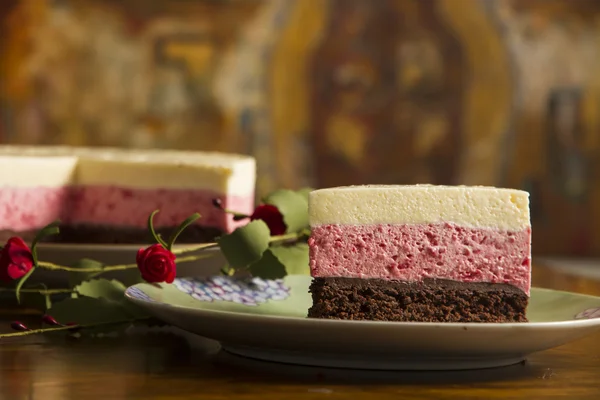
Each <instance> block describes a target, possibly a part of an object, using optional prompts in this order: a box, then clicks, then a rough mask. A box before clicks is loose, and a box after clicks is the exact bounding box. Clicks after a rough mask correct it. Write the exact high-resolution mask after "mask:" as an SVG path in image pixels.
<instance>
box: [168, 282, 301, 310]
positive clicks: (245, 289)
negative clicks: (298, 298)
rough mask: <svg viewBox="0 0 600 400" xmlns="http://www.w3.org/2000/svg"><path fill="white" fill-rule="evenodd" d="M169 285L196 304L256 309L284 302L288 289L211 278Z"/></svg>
mask: <svg viewBox="0 0 600 400" xmlns="http://www.w3.org/2000/svg"><path fill="white" fill-rule="evenodd" d="M173 284H174V285H175V287H177V288H178V289H179V290H181V291H182V292H184V293H187V294H189V295H190V296H192V297H193V298H194V299H196V300H199V301H208V302H214V301H231V302H234V303H238V304H244V305H247V306H258V305H260V304H263V303H266V302H267V301H269V300H271V301H273V300H275V301H277V300H285V299H286V298H287V297H288V296H289V295H290V288H289V287H287V286H285V285H284V283H283V280H282V279H277V280H265V279H260V278H233V277H229V276H213V277H206V278H178V279H175V282H173Z"/></svg>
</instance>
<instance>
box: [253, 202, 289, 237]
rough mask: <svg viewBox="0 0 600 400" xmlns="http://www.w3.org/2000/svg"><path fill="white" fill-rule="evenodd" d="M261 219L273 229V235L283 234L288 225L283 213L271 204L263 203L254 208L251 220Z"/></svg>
mask: <svg viewBox="0 0 600 400" xmlns="http://www.w3.org/2000/svg"><path fill="white" fill-rule="evenodd" d="M257 219H260V220H262V221H264V223H265V224H267V226H268V227H269V230H270V231H271V236H278V235H283V234H284V233H285V230H286V229H287V226H285V222H283V215H282V214H281V213H280V212H279V210H278V209H277V207H275V206H273V205H271V204H263V205H260V206H258V207H256V209H255V210H254V212H253V213H252V215H251V216H250V220H252V221H254V220H257Z"/></svg>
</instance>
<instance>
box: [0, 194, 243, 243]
mask: <svg viewBox="0 0 600 400" xmlns="http://www.w3.org/2000/svg"><path fill="white" fill-rule="evenodd" d="M215 198H219V199H221V201H222V202H223V205H224V206H225V207H226V208H228V209H232V210H235V211H238V212H241V213H245V214H250V213H252V210H253V208H254V196H246V197H241V196H224V195H223V194H220V193H215V192H211V191H206V190H175V189H130V188H122V187H114V186H83V187H77V186H74V187H60V188H47V187H35V188H2V190H0V205H2V208H0V229H11V230H16V231H26V230H31V229H38V228H40V227H42V226H44V225H47V224H49V223H50V222H53V221H55V220H57V219H60V220H61V221H62V222H63V223H65V224H73V225H75V224H93V225H111V226H123V227H140V228H143V227H145V226H146V223H147V220H148V216H149V215H150V213H152V211H154V210H156V209H159V210H160V212H159V213H158V214H156V215H155V218H154V222H155V226H157V227H169V226H176V225H179V224H180V223H181V222H182V221H183V220H185V219H186V218H187V217H189V216H190V215H192V214H193V213H195V212H198V213H200V214H201V215H202V218H200V220H198V222H197V224H198V225H202V226H211V227H216V228H220V229H222V230H223V231H226V232H230V231H232V230H233V229H234V228H235V227H237V226H240V225H241V224H243V223H244V222H243V221H241V222H235V221H233V218H232V216H231V215H229V214H226V213H224V212H223V211H221V210H218V209H217V208H215V207H214V206H213V205H212V200H213V199H215Z"/></svg>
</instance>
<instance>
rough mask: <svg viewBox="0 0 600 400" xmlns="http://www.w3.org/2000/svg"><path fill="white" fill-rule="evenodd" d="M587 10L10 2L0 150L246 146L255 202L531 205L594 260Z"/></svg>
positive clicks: (524, 5) (596, 29) (398, 2)
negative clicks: (318, 192)
mask: <svg viewBox="0 0 600 400" xmlns="http://www.w3.org/2000/svg"><path fill="white" fill-rule="evenodd" d="M599 17H600V2H599V1H596V0H571V1H569V0H563V1H559V0H514V1H510V0H376V1H375V0H2V1H0V44H1V46H0V113H1V114H0V118H1V119H0V141H1V142H4V143H39V144H48V143H54V144H58V143H66V144H73V145H92V146H97V145H109V146H125V147H161V148H186V149H188V148H191V149H204V150H221V151H234V152H242V153H248V154H253V155H255V156H256V157H257V159H258V165H259V174H260V175H259V181H258V187H257V189H258V191H259V193H265V192H267V191H269V190H272V189H273V188H276V187H281V186H284V187H292V188H294V187H300V186H304V185H312V186H317V187H322V186H333V185H345V184H361V183H436V184H441V183H444V184H483V185H497V186H509V187H516V188H521V189H525V190H528V191H529V192H530V193H531V200H532V217H533V223H534V229H535V231H534V251H535V252H536V253H545V254H562V255H578V256H581V255H586V256H592V255H600V232H599V228H600V181H598V179H597V176H598V168H599V167H598V161H600V153H599V147H600V73H599V72H598V71H600V18H599Z"/></svg>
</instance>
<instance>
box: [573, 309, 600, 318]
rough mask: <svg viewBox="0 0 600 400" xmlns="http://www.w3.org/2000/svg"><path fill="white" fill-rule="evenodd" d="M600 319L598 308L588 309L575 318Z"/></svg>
mask: <svg viewBox="0 0 600 400" xmlns="http://www.w3.org/2000/svg"><path fill="white" fill-rule="evenodd" d="M592 318H600V307H596V308H588V309H587V310H585V311H582V312H580V313H579V314H577V315H576V316H575V319H592Z"/></svg>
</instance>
